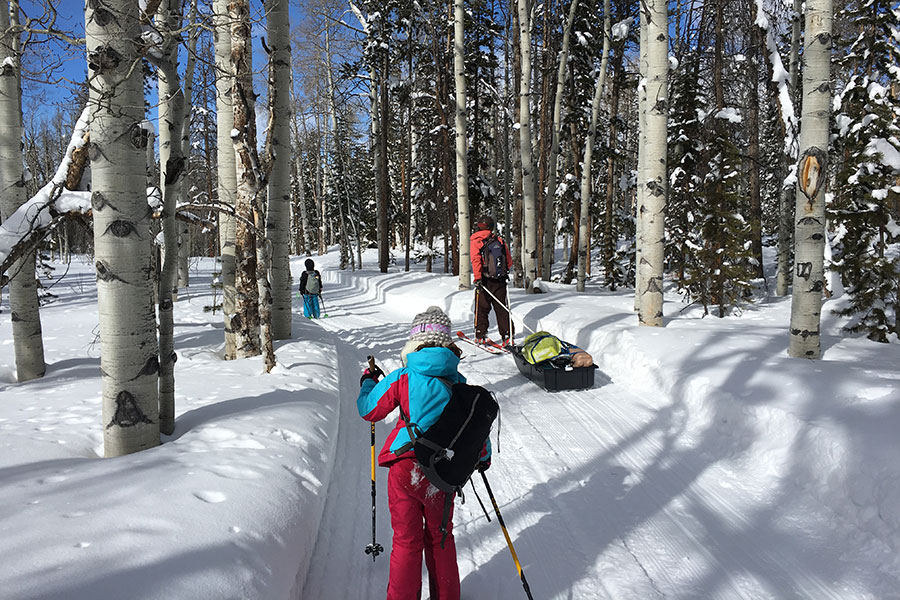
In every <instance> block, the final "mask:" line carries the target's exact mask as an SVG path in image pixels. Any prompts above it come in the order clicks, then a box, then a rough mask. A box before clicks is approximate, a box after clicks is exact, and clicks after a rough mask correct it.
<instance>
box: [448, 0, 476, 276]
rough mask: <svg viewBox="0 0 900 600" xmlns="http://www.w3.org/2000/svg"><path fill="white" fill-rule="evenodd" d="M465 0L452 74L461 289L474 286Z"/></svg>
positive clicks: (458, 5)
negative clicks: (454, 89)
mask: <svg viewBox="0 0 900 600" xmlns="http://www.w3.org/2000/svg"><path fill="white" fill-rule="evenodd" d="M464 15H465V10H464V8H463V0H454V2H453V71H454V73H453V75H454V83H455V87H456V122H455V124H456V210H457V219H458V224H459V289H461V290H468V289H470V288H471V287H472V265H471V263H470V262H469V258H470V257H469V243H468V240H467V239H466V238H467V236H468V234H469V230H470V229H471V227H470V226H469V168H468V158H467V154H468V151H467V143H466V142H467V140H466V57H465V48H464V45H463V39H464V21H463V18H464Z"/></svg>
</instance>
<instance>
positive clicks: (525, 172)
mask: <svg viewBox="0 0 900 600" xmlns="http://www.w3.org/2000/svg"><path fill="white" fill-rule="evenodd" d="M517 8H518V10H517V12H518V16H519V56H520V58H521V68H522V73H521V79H520V83H519V153H520V155H521V157H522V213H523V214H522V244H523V246H522V266H523V269H524V271H525V281H524V285H525V292H526V293H532V292H533V291H534V287H533V286H534V283H535V281H536V280H537V277H538V275H537V267H538V265H537V243H538V239H537V202H536V200H535V196H534V158H533V150H532V143H531V101H530V100H531V11H530V7H529V5H528V0H517Z"/></svg>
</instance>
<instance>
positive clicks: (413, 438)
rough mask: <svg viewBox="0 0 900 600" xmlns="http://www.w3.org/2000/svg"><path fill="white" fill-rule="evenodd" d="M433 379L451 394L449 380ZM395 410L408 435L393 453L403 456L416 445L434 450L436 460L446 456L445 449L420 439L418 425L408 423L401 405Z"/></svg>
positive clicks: (420, 433)
mask: <svg viewBox="0 0 900 600" xmlns="http://www.w3.org/2000/svg"><path fill="white" fill-rule="evenodd" d="M435 379H437V380H439V381H441V382H442V383H443V384H444V385H446V386H447V389H449V390H451V392H450V393H451V394H452V393H453V392H452V390H453V384H452V383H451V382H450V380H449V379H446V378H444V377H435ZM397 408H399V409H400V418H401V419H403V422H404V423H406V432H407V434H409V441H408V442H407V443H405V444H403V445H402V446H400V447H399V448H397V450H396V451H395V453H396V454H397V455H398V456H399V455H401V454H403V453H404V452H408V451H409V450H411V449H412V447H413V446H415V445H416V444H422V445H423V446H425V447H426V448H431V449H432V450H434V451H435V452H437V453H438V458H443V457H444V456H446V454H447V451H446V450H447V449H446V448H441V447H440V446H438V445H437V444H435V443H434V442H432V441H431V440H429V439H425V438H423V437H422V430H421V429H419V426H418V425H416V424H415V423H411V422H410V420H409V417H408V416H407V415H406V414H405V413H404V412H403V405H402V404H400V405H398V406H397ZM470 418H471V415H470ZM467 422H468V421H467ZM454 441H455V440H454ZM432 460H434V457H432Z"/></svg>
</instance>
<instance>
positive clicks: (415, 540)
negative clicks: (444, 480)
mask: <svg viewBox="0 0 900 600" xmlns="http://www.w3.org/2000/svg"><path fill="white" fill-rule="evenodd" d="M444 497H445V493H444V492H441V491H439V490H438V489H437V488H435V487H434V486H433V485H431V484H430V483H429V482H428V479H426V478H425V474H424V473H423V472H422V469H421V468H419V463H417V462H416V460H415V459H414V458H403V459H400V460H398V461H397V462H395V463H394V464H392V465H391V467H390V471H389V472H388V506H389V507H390V510H391V527H392V528H393V530H394V540H393V548H392V549H391V572H390V576H389V578H388V589H387V600H418V599H419V598H421V595H422V552H423V550H424V552H425V566H426V567H427V568H428V584H429V589H430V592H431V600H459V567H458V566H457V564H456V542H455V541H454V539H453V512H452V509H451V512H450V521H449V522H448V523H447V539H446V540H445V542H444V547H443V548H441V531H440V528H441V519H442V517H443V515H444Z"/></svg>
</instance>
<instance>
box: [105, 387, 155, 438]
mask: <svg viewBox="0 0 900 600" xmlns="http://www.w3.org/2000/svg"><path fill="white" fill-rule="evenodd" d="M141 423H153V421H151V420H150V419H149V418H147V415H145V414H144V411H142V410H141V407H140V406H138V404H137V400H135V398H134V395H133V394H132V393H131V392H129V391H126V390H122V391H121V392H119V393H118V394H117V395H116V412H115V414H114V415H113V418H112V420H110V422H109V424H108V425H107V426H106V428H107V429H109V428H110V427H112V426H113V425H117V426H119V427H134V426H135V425H140V424H141Z"/></svg>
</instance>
